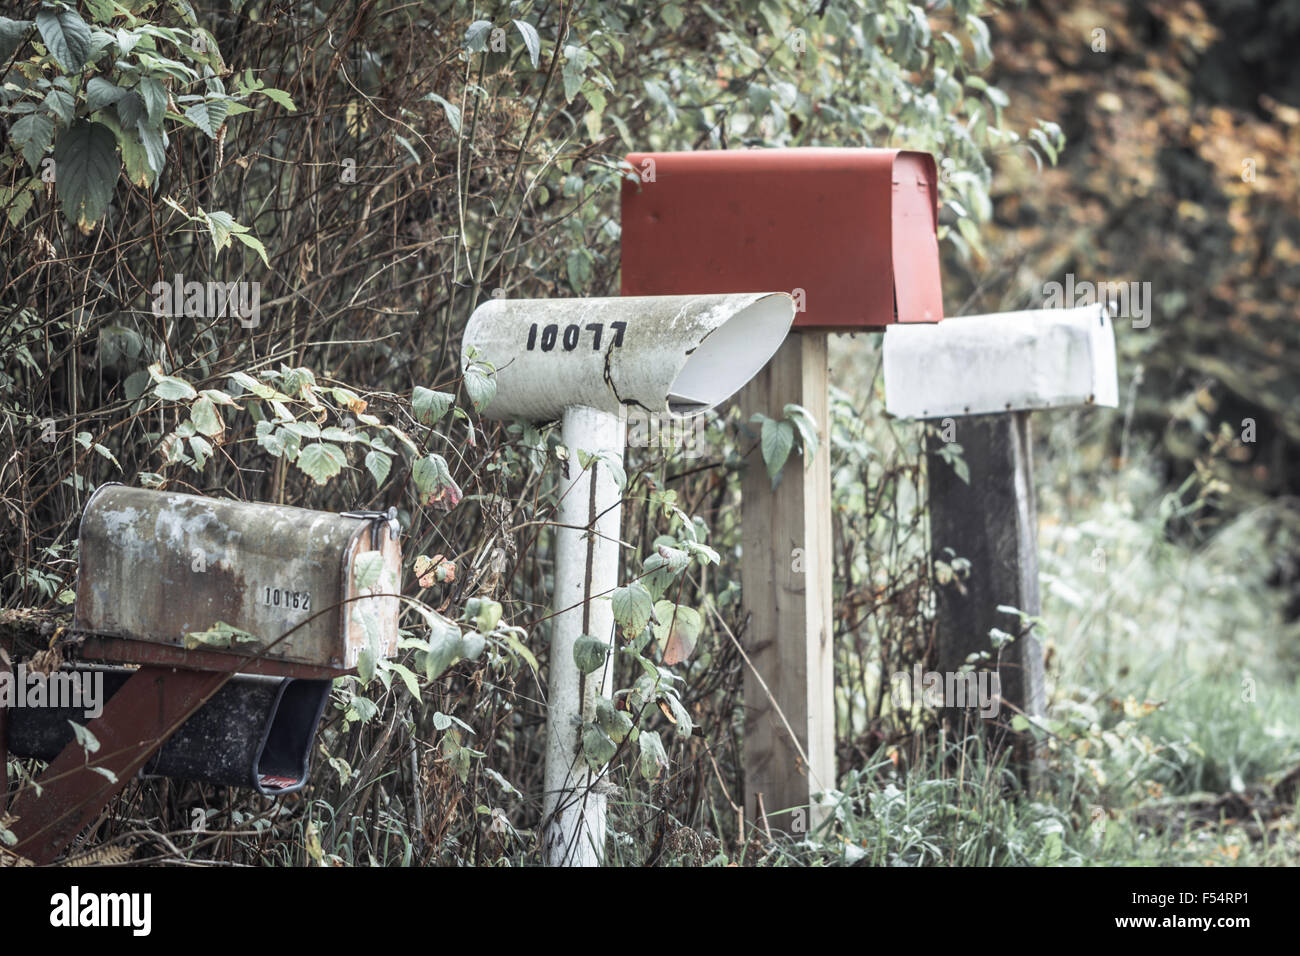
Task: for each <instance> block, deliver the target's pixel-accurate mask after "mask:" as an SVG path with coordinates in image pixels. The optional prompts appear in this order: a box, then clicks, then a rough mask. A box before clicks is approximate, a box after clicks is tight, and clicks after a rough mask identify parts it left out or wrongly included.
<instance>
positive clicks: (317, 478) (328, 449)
mask: <svg viewBox="0 0 1300 956" xmlns="http://www.w3.org/2000/svg"><path fill="white" fill-rule="evenodd" d="M347 463H348V458H347V455H346V454H344V452H343V449H342V448H340V447H339V446H338V445H331V444H329V443H328V442H313V443H312V444H310V445H308V446H306V447H305V448H303V450H302V451H300V452H299V453H298V467H299V468H301V469H302V470H303V472H304V473H305V474H306V475H307V477H308V478H310V479H311V480H312V481H314V482H316V484H318V485H323V484H325V483H326V482H327V481H329V480H330V479H331V478H333V477H334V476H335V475H337V474H339V473H340V472H341V471H343V466H344V465H346V464H347Z"/></svg>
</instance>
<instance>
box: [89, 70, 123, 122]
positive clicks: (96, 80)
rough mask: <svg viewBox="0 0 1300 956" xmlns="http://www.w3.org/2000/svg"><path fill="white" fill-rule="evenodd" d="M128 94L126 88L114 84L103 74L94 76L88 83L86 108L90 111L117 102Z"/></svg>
mask: <svg viewBox="0 0 1300 956" xmlns="http://www.w3.org/2000/svg"><path fill="white" fill-rule="evenodd" d="M125 95H126V90H124V89H122V88H121V87H118V86H115V85H113V84H112V83H111V82H109V81H108V80H106V79H104V78H103V77H102V76H92V77H91V78H90V80H89V82H87V83H86V109H87V110H89V111H90V112H92V113H93V112H94V111H95V110H99V109H103V108H104V107H105V106H110V105H112V104H113V103H116V102H117V101H118V100H120V99H121V98H122V97H123V96H125Z"/></svg>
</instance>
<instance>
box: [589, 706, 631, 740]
mask: <svg viewBox="0 0 1300 956" xmlns="http://www.w3.org/2000/svg"><path fill="white" fill-rule="evenodd" d="M596 723H597V724H598V725H599V726H600V729H601V730H603V731H605V733H606V734H608V735H609V738H610V739H611V740H613V741H614V742H615V743H619V744H621V743H622V742H623V739H624V738H625V737H626V736H627V735H628V731H630V730H631V729H632V715H631V714H629V713H628V712H627V711H625V710H619V709H618V708H616V707H615V706H614V702H613V701H612V700H610V699H609V698H608V697H597V698H596Z"/></svg>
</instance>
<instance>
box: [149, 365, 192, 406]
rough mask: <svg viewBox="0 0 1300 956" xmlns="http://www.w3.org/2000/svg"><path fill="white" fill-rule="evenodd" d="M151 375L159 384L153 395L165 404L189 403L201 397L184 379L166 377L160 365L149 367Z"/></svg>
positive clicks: (171, 376) (172, 376)
mask: <svg viewBox="0 0 1300 956" xmlns="http://www.w3.org/2000/svg"><path fill="white" fill-rule="evenodd" d="M149 374H150V375H152V376H153V380H154V381H155V382H157V383H158V384H157V386H155V388H154V390H153V393H154V394H155V395H156V396H158V397H159V398H161V399H162V400H163V401H165V402H178V401H181V400H185V401H189V400H191V399H195V398H198V397H199V393H198V392H196V391H194V386H193V385H191V384H190V383H189V382H187V381H185V380H184V379H180V378H176V377H175V376H174V375H164V374H163V373H162V367H161V366H159V365H151V366H149Z"/></svg>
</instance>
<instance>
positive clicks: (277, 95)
mask: <svg viewBox="0 0 1300 956" xmlns="http://www.w3.org/2000/svg"><path fill="white" fill-rule="evenodd" d="M256 92H258V93H261V94H262V95H263V96H265V97H268V98H269V99H270V100H271V101H272V102H274V103H277V104H279V105H280V106H283V107H284V108H285V109H287V110H288V111H289V112H290V113H296V112H298V107H296V106H294V105H293V97H291V96H290V95H289V94H288V93H286V92H285V91H284V90H277V89H275V88H274V87H271V86H264V87H262V88H261V89H260V90H257V91H256Z"/></svg>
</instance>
